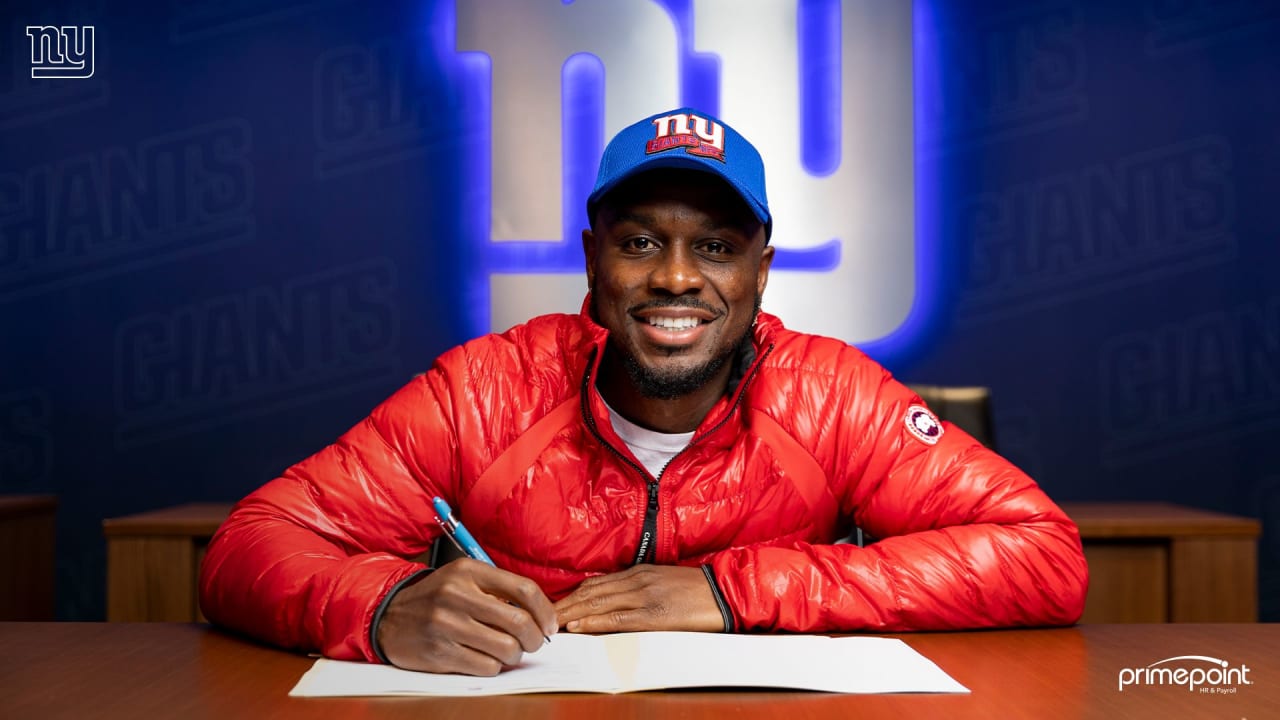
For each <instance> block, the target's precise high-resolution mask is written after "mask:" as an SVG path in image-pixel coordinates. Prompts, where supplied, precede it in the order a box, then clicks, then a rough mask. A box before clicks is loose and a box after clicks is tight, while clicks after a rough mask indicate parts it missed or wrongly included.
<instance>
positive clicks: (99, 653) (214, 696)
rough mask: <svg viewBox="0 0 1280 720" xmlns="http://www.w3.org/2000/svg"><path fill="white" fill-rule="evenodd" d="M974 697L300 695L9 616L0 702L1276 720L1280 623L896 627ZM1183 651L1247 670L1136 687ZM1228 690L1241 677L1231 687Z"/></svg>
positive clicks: (260, 710) (345, 712) (210, 660)
mask: <svg viewBox="0 0 1280 720" xmlns="http://www.w3.org/2000/svg"><path fill="white" fill-rule="evenodd" d="M897 637H901V638H903V639H904V640H906V642H907V643H908V644H910V645H911V646H912V647H914V648H915V649H916V650H918V651H919V652H921V653H923V654H924V655H925V656H926V657H928V658H929V659H931V660H933V661H934V662H936V663H937V664H938V665H939V666H940V667H941V668H942V669H943V670H945V671H946V672H947V673H949V674H950V675H951V676H952V677H954V678H955V679H956V680H957V681H959V682H960V683H962V684H963V685H965V686H966V687H968V688H969V689H970V690H971V691H972V693H971V694H969V695H828V694H821V693H808V692H774V691H768V690H746V691H743V690H692V691H674V692H647V693H631V694H626V695H587V694H583V695H573V694H547V695H522V696H506V697H493V698H290V697H288V696H287V693H288V691H289V689H290V688H292V687H293V685H294V683H296V682H297V680H298V678H299V677H301V675H302V673H303V672H304V671H305V670H306V669H307V668H308V667H310V665H311V662H312V660H311V659H309V658H307V657H303V656H300V655H297V654H292V653H288V652H284V651H281V650H275V649H270V648H265V647H262V646H259V645H255V644H253V643H250V642H247V641H244V640H240V639H237V638H234V637H232V636H229V635H225V634H223V633H222V632H220V631H218V630H216V629H213V628H210V627H209V626H207V625H199V624H169V623H136V624H126V623H0V645H2V646H3V647H5V648H7V649H8V651H7V652H5V653H3V654H0V715H3V716H5V717H14V718H27V717H32V718H61V717H66V718H76V719H77V720H79V719H80V718H108V719H109V718H169V717H175V718H176V717H181V718H220V719H221V718H258V717H271V718H303V717H339V718H343V717H359V718H367V719H370V720H376V719H378V718H427V717H429V718H432V719H433V720H453V719H456V720H477V719H478V718H486V719H487V718H511V719H512V720H599V719H600V718H609V719H610V720H612V719H613V718H635V719H641V718H654V719H657V718H661V720H681V719H682V718H698V719H699V720H703V719H714V718H721V717H725V718H727V717H733V718H739V719H746V720H751V719H752V718H769V719H776V720H827V719H830V720H848V719H849V718H854V717H857V718H872V719H874V718H903V717H922V718H923V717H929V718H948V719H959V718H982V719H983V720H988V719H990V718H1013V717H1017V718H1121V717H1123V718H1159V719H1160V720H1168V719H1169V718H1175V717H1176V718H1199V717H1205V718H1233V719H1234V718H1250V719H1255V718H1277V717H1280V653H1277V652H1276V648H1277V647H1280V625H1244V624H1242V625H1193V624H1182V625H1087V626H1080V627H1075V628H1065V629H1055V630H999V631H990V632H966V633H921V634H908V635H899V636H897ZM1179 655H1205V656H1209V657H1214V658H1220V659H1223V660H1227V661H1228V662H1229V663H1231V666H1232V667H1236V666H1238V665H1240V664H1244V665H1246V666H1248V668H1249V675H1248V677H1249V678H1250V679H1252V680H1253V682H1254V684H1252V685H1243V686H1235V692H1234V693H1232V694H1205V693H1200V692H1191V691H1189V690H1187V689H1186V688H1185V687H1181V686H1169V685H1164V686H1129V687H1126V689H1125V690H1124V691H1123V692H1122V691H1120V690H1119V677H1120V671H1121V670H1122V669H1124V668H1133V667H1145V666H1146V665H1148V664H1150V663H1153V662H1157V661H1159V660H1164V659H1166V658H1170V657H1173V656H1179ZM1227 689H1229V688H1227Z"/></svg>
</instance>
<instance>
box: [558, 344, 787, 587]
mask: <svg viewBox="0 0 1280 720" xmlns="http://www.w3.org/2000/svg"><path fill="white" fill-rule="evenodd" d="M771 352H773V345H772V344H770V345H769V347H767V348H765V351H764V354H763V355H761V356H760V357H759V358H756V362H755V363H754V364H753V366H752V368H751V373H750V374H749V375H747V376H746V377H744V378H743V379H742V382H741V383H740V384H739V387H738V395H737V397H736V398H734V400H733V405H732V406H731V407H730V408H729V411H728V412H726V413H725V414H724V417H723V418H721V419H720V422H717V423H716V424H715V425H714V426H712V427H711V429H710V430H707V431H706V432H705V433H703V434H701V435H699V436H697V437H695V438H693V439H692V440H690V441H689V444H688V445H685V446H684V449H683V450H681V451H680V452H678V453H676V454H675V455H672V456H671V459H670V460H668V461H667V463H666V465H663V466H662V470H660V471H659V472H658V477H656V478H655V477H651V476H650V475H649V471H648V470H646V469H645V468H643V467H641V466H640V465H638V464H636V463H635V462H634V461H632V460H631V458H629V457H627V456H626V455H623V454H622V451H620V450H618V449H617V448H615V447H614V446H613V445H611V444H610V443H609V441H607V440H605V439H604V436H603V435H601V434H600V429H599V428H598V427H596V421H595V418H594V417H592V415H591V406H590V402H589V400H588V398H589V395H588V393H589V392H590V390H591V367H592V365H593V364H594V363H595V356H594V354H593V355H592V357H591V358H590V360H589V361H588V363H587V372H586V373H585V374H583V376H582V392H581V393H580V397H581V405H582V418H583V421H584V422H585V423H586V424H587V428H588V429H589V430H591V434H592V435H594V436H595V438H596V440H598V441H600V444H601V445H604V446H605V447H606V448H608V449H609V452H611V453H613V454H614V456H615V457H617V458H618V459H619V460H622V461H623V462H624V463H626V464H627V465H630V466H631V467H633V468H635V470H636V472H638V473H640V477H641V479H643V480H644V481H645V484H646V485H647V486H648V492H649V502H648V503H647V504H646V505H645V509H644V524H643V525H641V529H640V543H639V545H638V546H637V547H636V556H635V559H633V560H632V561H631V564H632V565H639V564H640V563H644V562H653V555H654V553H655V552H657V545H658V542H657V540H658V480H660V479H661V478H662V475H663V473H665V472H666V471H667V468H668V467H670V466H671V463H672V462H674V461H675V459H676V458H678V457H680V456H681V455H683V454H684V453H685V452H686V451H687V450H688V449H689V448H691V447H693V446H694V445H695V444H697V443H698V442H700V441H702V439H703V438H705V437H708V436H710V435H711V434H712V433H714V432H715V431H717V430H719V429H720V428H722V427H724V425H725V423H727V422H729V418H731V417H733V415H734V413H735V412H737V410H738V406H739V405H740V404H742V398H743V397H745V396H746V394H747V389H748V388H749V387H750V386H751V381H752V380H754V379H755V377H756V373H757V372H759V369H760V364H761V363H763V362H764V361H765V359H766V358H768V357H769V353H771Z"/></svg>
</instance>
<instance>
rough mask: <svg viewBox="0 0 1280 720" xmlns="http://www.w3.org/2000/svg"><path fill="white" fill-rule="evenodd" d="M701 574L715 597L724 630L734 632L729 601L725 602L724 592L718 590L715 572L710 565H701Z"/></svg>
mask: <svg viewBox="0 0 1280 720" xmlns="http://www.w3.org/2000/svg"><path fill="white" fill-rule="evenodd" d="M702 574H703V575H705V576H706V578H707V584H708V585H710V586H711V594H712V596H714V597H715V599H716V607H718V608H720V617H721V618H722V619H723V620H724V632H727V633H731V632H735V631H736V630H737V628H736V627H735V626H734V623H733V613H732V612H731V611H730V610H729V603H727V602H725V599H724V593H722V592H720V584H719V583H717V582H716V573H715V571H714V570H712V569H711V565H710V564H707V565H703V566H702Z"/></svg>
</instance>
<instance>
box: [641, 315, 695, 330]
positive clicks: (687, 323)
mask: <svg viewBox="0 0 1280 720" xmlns="http://www.w3.org/2000/svg"><path fill="white" fill-rule="evenodd" d="M649 324H650V325H653V326H655V327H660V328H662V329H664V330H688V329H689V328H691V327H697V325H698V318H693V317H679V318H670V317H651V318H649Z"/></svg>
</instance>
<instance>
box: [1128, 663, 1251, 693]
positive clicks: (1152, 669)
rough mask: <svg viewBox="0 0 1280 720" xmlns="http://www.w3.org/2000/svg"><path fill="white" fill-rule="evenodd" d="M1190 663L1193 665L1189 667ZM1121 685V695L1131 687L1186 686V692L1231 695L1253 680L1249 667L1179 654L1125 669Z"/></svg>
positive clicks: (1242, 664)
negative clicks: (1233, 665) (1174, 664)
mask: <svg viewBox="0 0 1280 720" xmlns="http://www.w3.org/2000/svg"><path fill="white" fill-rule="evenodd" d="M1170 663H1180V664H1182V666H1181V667H1178V666H1173V665H1170ZM1187 664H1193V665H1194V666H1193V667H1186V665H1187ZM1204 665H1208V667H1204ZM1118 683H1119V690H1120V692H1124V689H1125V687H1126V686H1131V685H1174V686H1185V687H1186V688H1187V692H1196V691H1199V692H1201V693H1208V694H1222V695H1230V694H1232V693H1235V692H1236V690H1238V689H1239V688H1238V687H1237V686H1239V685H1252V684H1253V681H1252V680H1250V679H1249V666H1248V665H1245V664H1244V663H1241V664H1240V665H1239V666H1238V667H1231V663H1229V662H1227V661H1226V660H1220V659H1218V658H1213V657H1207V656H1205V655H1178V656H1177V657H1171V658H1165V659H1164V660H1157V661H1156V662H1153V663H1151V664H1150V665H1148V666H1146V667H1140V668H1123V669H1121V670H1120V677H1119V678H1118Z"/></svg>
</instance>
